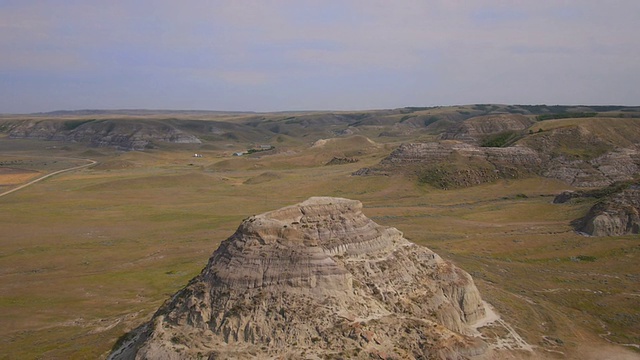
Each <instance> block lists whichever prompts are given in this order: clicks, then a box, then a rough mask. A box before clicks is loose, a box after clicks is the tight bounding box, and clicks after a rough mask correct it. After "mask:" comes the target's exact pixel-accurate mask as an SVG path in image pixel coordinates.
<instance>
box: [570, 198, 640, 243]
mask: <svg viewBox="0 0 640 360" xmlns="http://www.w3.org/2000/svg"><path fill="white" fill-rule="evenodd" d="M579 230H580V231H582V232H584V233H587V234H589V235H593V236H615V235H628V234H640V188H630V189H626V190H623V191H621V192H619V193H617V194H614V195H612V196H611V197H609V198H608V199H606V200H605V201H603V202H601V203H598V204H596V205H595V206H594V207H592V208H591V210H589V213H588V214H587V216H586V217H585V218H584V220H583V223H582V226H581V228H580V229H579Z"/></svg>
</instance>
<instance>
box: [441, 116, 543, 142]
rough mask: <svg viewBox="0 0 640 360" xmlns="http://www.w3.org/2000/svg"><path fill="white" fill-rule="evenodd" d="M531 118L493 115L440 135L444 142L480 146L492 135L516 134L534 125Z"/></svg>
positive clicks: (459, 125)
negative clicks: (454, 141)
mask: <svg viewBox="0 0 640 360" xmlns="http://www.w3.org/2000/svg"><path fill="white" fill-rule="evenodd" d="M533 123H534V121H533V120H531V119H530V118H529V117H526V116H524V115H517V114H493V115H484V116H477V117H473V118H470V119H467V120H465V121H463V122H461V123H460V124H458V125H454V126H451V127H450V128H449V129H447V130H446V131H445V132H444V133H442V134H441V135H440V139H442V140H460V141H464V142H466V143H470V144H475V145H480V144H481V143H482V142H483V141H484V140H486V139H488V137H489V136H491V135H497V134H505V135H506V134H508V133H513V134H516V133H518V132H523V131H524V130H525V129H528V128H529V127H530V126H531V125H533Z"/></svg>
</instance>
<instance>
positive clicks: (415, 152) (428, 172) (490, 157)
mask: <svg viewBox="0 0 640 360" xmlns="http://www.w3.org/2000/svg"><path fill="white" fill-rule="evenodd" d="M542 162H543V160H542V158H541V157H540V155H539V154H538V153H537V152H536V151H534V150H532V149H529V148H527V147H521V146H513V147H507V148H485V147H479V146H475V145H471V144H467V143H463V142H459V141H451V140H449V141H439V142H429V143H409V144H402V145H401V146H400V147H398V148H397V149H396V150H394V151H393V152H392V153H391V154H390V155H389V156H388V157H386V158H385V159H383V160H382V161H381V162H380V164H379V166H377V167H374V168H371V169H361V170H358V171H357V172H356V173H354V175H389V174H392V173H395V172H397V171H399V170H400V171H402V172H410V173H414V174H416V175H417V176H418V178H419V180H420V181H421V182H424V183H428V184H430V185H433V186H436V187H440V188H459V187H467V186H474V185H479V184H483V183H488V182H493V181H495V180H498V179H503V178H505V179H515V178H521V177H526V176H531V175H532V174H536V173H537V172H539V171H541V165H542Z"/></svg>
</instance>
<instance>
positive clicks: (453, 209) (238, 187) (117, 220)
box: [0, 139, 640, 359]
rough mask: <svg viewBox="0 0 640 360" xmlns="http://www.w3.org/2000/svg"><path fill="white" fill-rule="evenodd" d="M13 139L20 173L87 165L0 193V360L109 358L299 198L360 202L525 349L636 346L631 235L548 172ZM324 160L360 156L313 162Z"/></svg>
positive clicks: (372, 152) (346, 150)
mask: <svg viewBox="0 0 640 360" xmlns="http://www.w3.org/2000/svg"><path fill="white" fill-rule="evenodd" d="M21 141H25V140H20V141H18V140H5V141H2V139H0V148H1V149H2V150H3V151H2V154H3V157H2V158H1V159H0V160H1V161H4V159H5V158H9V156H8V155H12V156H11V158H12V159H20V160H23V161H29V160H32V161H33V162H32V163H31V164H32V165H33V164H36V163H37V164H40V165H34V166H31V167H28V166H24V167H23V168H24V169H25V171H27V170H29V171H38V172H39V173H47V172H51V171H54V169H53V168H51V166H53V165H52V164H53V163H52V161H46V160H47V159H49V160H52V159H53V157H54V156H55V157H56V158H58V161H62V162H64V161H67V163H64V164H59V163H56V164H57V165H56V166H66V165H68V164H70V163H74V162H75V161H76V160H73V159H74V158H91V159H94V160H97V161H99V163H98V164H97V165H95V166H93V167H91V168H86V169H82V170H78V171H74V172H70V173H65V174H61V175H59V176H55V177H52V178H49V179H46V180H44V181H42V182H40V183H37V184H34V185H32V186H30V187H27V188H25V189H22V190H20V191H17V192H15V193H12V194H10V195H7V196H4V197H0V208H1V209H2V211H0V226H1V228H2V236H1V240H0V279H2V280H1V281H0V323H1V324H2V325H3V326H2V327H0V359H35V358H42V359H85V358H104V357H106V355H107V354H108V352H109V350H110V349H111V347H112V346H113V344H114V343H115V341H116V340H117V339H118V337H120V336H121V335H123V334H124V333H125V332H126V331H128V330H130V329H132V328H134V327H136V326H137V325H139V324H141V323H142V322H144V321H145V320H148V319H149V318H150V316H151V315H152V313H153V312H154V311H155V310H156V309H157V308H158V307H159V306H160V305H161V304H162V302H164V301H165V300H167V299H168V298H169V297H170V296H171V295H172V294H173V293H175V292H176V291H177V290H178V289H180V288H181V287H182V286H184V285H186V283H187V282H188V280H189V279H191V278H192V277H193V276H195V275H196V274H198V273H199V271H200V270H201V269H202V268H203V267H204V266H205V264H206V261H207V259H208V257H209V255H210V254H211V253H212V252H213V251H214V250H215V249H216V247H217V245H218V244H219V242H220V241H222V240H224V239H225V238H227V237H228V236H230V235H231V234H232V233H233V232H234V231H235V229H236V227H237V226H238V225H239V223H240V221H241V220H242V219H243V218H245V217H247V216H250V215H252V214H258V213H262V212H265V211H268V210H273V209H277V208H280V207H282V206H286V205H290V204H293V203H297V202H300V201H302V200H304V199H306V198H308V197H310V196H339V197H346V198H351V199H357V200H360V201H362V202H363V204H364V212H365V214H366V215H368V216H369V217H371V218H372V219H374V221H376V222H378V223H380V224H383V225H389V226H394V227H397V228H398V229H400V230H401V231H403V232H404V233H405V236H406V237H407V238H409V239H410V240H412V241H414V242H416V243H419V244H421V245H425V246H428V247H430V248H431V249H433V250H434V251H436V252H437V253H438V254H440V255H441V256H442V257H444V258H446V259H450V260H452V261H454V262H455V263H456V264H457V265H459V266H460V267H462V268H463V269H465V270H466V271H468V272H470V273H471V274H472V275H473V276H474V278H475V279H476V282H477V285H478V287H479V288H480V290H481V293H482V294H483V297H484V298H485V299H486V300H487V301H489V302H490V303H491V304H493V305H494V306H495V307H496V309H497V310H498V312H500V313H501V314H502V316H503V317H504V318H505V319H506V320H507V321H508V322H510V323H511V324H512V325H513V326H514V327H515V328H516V330H517V331H518V332H520V333H521V335H522V336H523V337H524V338H525V339H526V340H527V341H528V342H529V343H531V344H533V345H536V346H538V348H537V349H538V350H537V352H538V354H541V355H542V354H545V355H546V356H549V357H552V358H553V357H556V356H557V357H558V358H581V357H580V356H581V355H580V354H581V352H584V351H589V349H600V350H599V351H605V352H607V351H615V352H621V353H624V352H625V351H626V350H624V348H623V347H622V346H617V347H609V346H611V345H610V343H609V342H617V343H622V344H640V325H639V324H640V301H639V299H640V265H639V261H638V260H639V254H640V239H638V237H637V236H626V237H624V236H623V237H612V238H595V237H584V236H581V235H579V234H576V233H575V232H574V231H573V230H572V229H571V227H570V221H571V220H573V219H575V218H578V217H580V216H582V215H583V214H584V213H585V212H586V211H587V210H588V208H589V207H590V206H591V205H592V203H591V202H589V201H583V202H578V203H572V204H561V205H555V204H552V203H551V201H552V199H553V195H554V194H557V193H559V192H560V191H561V190H564V189H568V186H567V185H565V184H563V183H560V182H558V181H553V180H548V179H541V178H530V179H524V180H518V181H501V182H497V183H494V184H488V185H482V186H478V187H473V188H467V189H460V190H455V191H446V190H437V189H434V188H430V187H428V186H426V185H420V184H419V183H418V182H417V181H416V180H415V179H412V178H410V177H406V176H400V175H398V176H388V177H385V176H375V177H360V176H351V173H352V172H353V171H355V170H357V169H359V168H362V167H365V166H371V165H373V164H376V163H377V162H378V161H379V160H380V159H381V158H383V157H384V156H386V155H387V154H388V153H389V152H390V151H391V150H392V149H393V144H387V145H385V144H369V143H363V142H362V139H356V140H354V141H352V142H350V140H348V139H347V140H342V141H343V142H342V143H335V144H333V143H327V144H325V145H324V146H316V147H311V146H310V145H311V144H300V145H297V147H292V148H290V149H288V150H287V151H283V152H279V153H273V154H267V153H265V154H255V155H252V156H245V157H232V156H230V154H229V152H228V151H222V150H205V151H202V150H197V151H198V152H200V153H203V154H204V157H202V158H194V157H192V155H193V152H194V148H190V147H189V146H176V147H173V148H171V149H170V150H166V149H165V150H152V151H144V152H116V151H113V150H107V149H94V150H87V148H84V147H80V146H77V147H76V146H68V145H66V146H65V145H62V144H56V143H53V142H51V143H45V144H47V146H43V145H42V144H43V143H38V145H37V146H36V145H33V144H31V145H30V146H26V145H25V143H23V142H21ZM33 146H35V147H33ZM52 146H56V147H55V148H52ZM5 155H6V156H5ZM333 156H352V157H356V158H358V159H359V160H360V161H359V162H357V163H350V164H343V165H333V166H325V165H324V164H325V163H326V162H328V161H329V160H330V159H331V158H332V157H333ZM63 157H64V158H67V160H63V159H62V158H63ZM36 159H37V161H36ZM38 161H39V162H38ZM45 164H46V165H45ZM16 167H17V168H20V167H19V166H16ZM550 339H551V340H550ZM602 349H604V350H602ZM561 353H562V354H564V355H561ZM627 354H629V353H627Z"/></svg>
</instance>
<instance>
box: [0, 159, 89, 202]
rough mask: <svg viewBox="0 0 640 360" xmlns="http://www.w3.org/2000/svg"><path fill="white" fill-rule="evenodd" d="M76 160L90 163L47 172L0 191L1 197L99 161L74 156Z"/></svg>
mask: <svg viewBox="0 0 640 360" xmlns="http://www.w3.org/2000/svg"><path fill="white" fill-rule="evenodd" d="M74 160H84V161H88V162H89V163H88V164H84V165H79V166H74V167H70V168H68V169H62V170H58V171H54V172H52V173H50V174H46V175H44V176H41V177H39V178H37V179H35V180H32V181H29V182H28V183H26V184H22V185H20V186H18V187H16V188H13V189H11V190H8V191H5V192H3V193H0V197H3V196H5V195H9V194H11V193H12V192H15V191H18V190H21V189H24V188H26V187H27V186H30V185H33V184H35V183H37V182H38V181H42V180H44V179H46V178H49V177H52V176H54V175H58V174H62V173H64V172H68V171H73V170H78V169H82V168H86V167H89V166H91V165H95V164H97V163H98V162H97V161H95V160H91V159H75V158H74Z"/></svg>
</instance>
